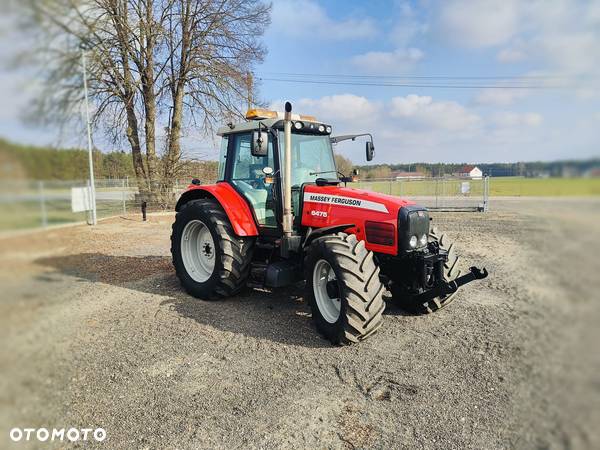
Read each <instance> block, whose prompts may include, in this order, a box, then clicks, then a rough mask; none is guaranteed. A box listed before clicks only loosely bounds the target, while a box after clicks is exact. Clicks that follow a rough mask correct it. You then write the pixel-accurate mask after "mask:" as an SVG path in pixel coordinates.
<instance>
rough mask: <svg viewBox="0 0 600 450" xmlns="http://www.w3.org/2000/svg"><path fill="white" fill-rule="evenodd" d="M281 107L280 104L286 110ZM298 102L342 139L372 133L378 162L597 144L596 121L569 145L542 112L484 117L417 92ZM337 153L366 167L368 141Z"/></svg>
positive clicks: (566, 150)
mask: <svg viewBox="0 0 600 450" xmlns="http://www.w3.org/2000/svg"><path fill="white" fill-rule="evenodd" d="M279 103H280V102H278V103H277V104H276V105H274V106H279V107H280V109H281V105H280V104H279ZM293 103H294V111H296V112H298V113H303V114H314V115H316V116H317V118H318V119H319V120H322V121H324V122H326V123H329V124H331V125H332V126H333V129H334V134H336V135H339V134H347V133H364V132H370V133H372V134H373V137H374V141H375V146H376V160H375V161H374V162H379V163H394V162H402V161H404V162H408V161H413V162H414V161H430V162H435V161H448V162H450V161H452V162H485V161H510V160H537V159H549V158H560V157H563V158H564V157H567V156H570V155H571V152H572V150H573V148H575V146H576V145H577V148H585V146H586V145H588V144H589V143H590V142H594V134H593V133H594V132H595V131H594V130H595V128H594V125H593V124H592V123H591V122H592V121H590V124H589V125H587V128H586V127H583V126H581V127H580V128H581V129H580V130H578V132H577V138H578V140H579V142H578V143H577V144H573V145H567V144H570V143H571V142H572V141H573V139H572V136H569V135H568V134H569V133H566V132H565V130H566V129H569V127H570V125H568V124H566V123H565V124H564V125H559V126H556V124H552V123H548V124H547V123H546V120H545V118H544V117H543V116H542V115H541V114H540V113H538V112H521V111H518V112H517V111H500V112H492V113H489V114H483V113H481V114H478V113H476V112H475V111H474V110H473V109H472V108H470V107H468V106H467V105H464V104H461V103H459V102H456V101H451V100H446V99H437V98H433V97H430V96H419V95H415V94H410V95H406V96H398V97H393V98H391V99H390V100H387V101H384V102H382V101H374V100H371V99H369V98H367V97H364V96H358V95H353V94H341V95H331V96H324V97H320V98H302V99H299V100H296V101H295V102H293ZM596 112H597V110H594V112H593V113H592V114H591V115H590V117H593V114H594V113H596ZM594 123H595V122H594ZM561 126H562V128H561ZM549 136H552V137H551V138H550V137H549ZM596 137H597V133H596ZM359 141H360V142H359ZM336 151H338V152H340V153H342V154H344V155H345V156H347V157H349V158H351V159H352V160H353V161H355V162H356V163H363V164H364V141H361V140H357V141H356V142H344V143H340V144H338V145H337V146H336ZM588 151H589V150H588Z"/></svg>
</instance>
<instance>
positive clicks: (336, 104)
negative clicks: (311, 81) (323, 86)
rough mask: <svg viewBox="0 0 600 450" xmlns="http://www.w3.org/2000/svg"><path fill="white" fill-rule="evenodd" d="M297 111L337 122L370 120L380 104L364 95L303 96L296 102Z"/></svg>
mask: <svg viewBox="0 0 600 450" xmlns="http://www.w3.org/2000/svg"><path fill="white" fill-rule="evenodd" d="M297 105H298V108H296V109H297V110H298V111H303V112H304V111H306V112H307V114H314V115H316V116H317V117H318V118H319V119H321V120H324V121H326V122H327V121H329V122H330V121H331V119H329V118H330V117H331V118H335V120H337V121H338V122H344V123H347V122H351V123H357V122H372V121H373V119H376V118H377V117H378V115H379V112H380V105H379V104H378V103H377V102H372V101H370V100H368V99H367V98H366V97H361V96H359V95H354V94H340V95H328V96H325V97H321V98H319V99H310V98H304V99H301V100H300V101H298V102H297ZM332 123H333V122H332Z"/></svg>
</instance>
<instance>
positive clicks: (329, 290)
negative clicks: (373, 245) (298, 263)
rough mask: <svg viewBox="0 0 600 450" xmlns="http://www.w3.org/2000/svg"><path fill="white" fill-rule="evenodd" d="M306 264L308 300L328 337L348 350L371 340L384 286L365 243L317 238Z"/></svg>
mask: <svg viewBox="0 0 600 450" xmlns="http://www.w3.org/2000/svg"><path fill="white" fill-rule="evenodd" d="M304 263H305V270H306V297H307V298H308V301H309V304H310V307H311V310H312V316H313V320H314V322H315V325H316V327H317V330H318V331H319V332H320V333H321V334H322V335H323V336H324V337H325V338H327V339H329V340H330V341H331V342H332V343H334V344H339V345H347V344H351V343H355V342H359V341H361V340H364V339H366V338H367V337H369V336H370V335H371V334H373V333H374V332H375V331H376V330H377V329H378V328H379V327H380V326H381V324H382V323H383V311H384V309H385V303H384V301H383V298H382V293H383V291H384V287H383V285H382V284H381V281H380V280H379V267H377V265H376V264H375V261H374V260H373V252H370V251H368V250H367V249H366V248H365V243H364V241H359V240H357V238H356V236H355V235H353V234H345V233H338V234H335V235H329V236H324V237H321V238H318V239H315V241H314V242H313V243H312V244H311V246H310V248H309V251H308V254H307V256H306V259H305V261H304Z"/></svg>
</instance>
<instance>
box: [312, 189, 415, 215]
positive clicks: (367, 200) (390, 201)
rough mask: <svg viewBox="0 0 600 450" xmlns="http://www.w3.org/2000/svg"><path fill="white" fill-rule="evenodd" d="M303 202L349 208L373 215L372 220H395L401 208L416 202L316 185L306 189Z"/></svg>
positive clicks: (357, 190)
mask: <svg viewBox="0 0 600 450" xmlns="http://www.w3.org/2000/svg"><path fill="white" fill-rule="evenodd" d="M303 201H304V202H309V203H310V202H312V203H317V204H324V205H331V206H341V207H347V208H348V209H351V210H354V211H355V213H359V212H360V213H368V214H373V216H372V217H373V218H372V220H381V219H383V218H384V217H385V216H391V217H393V218H394V219H395V218H397V217H398V211H399V210H400V208H402V207H403V206H407V205H414V204H415V202H412V201H409V200H405V199H402V198H400V197H394V196H393V195H387V194H380V193H378V192H372V191H367V190H365V189H354V188H348V187H339V186H315V185H309V186H306V187H305V189H304V196H303Z"/></svg>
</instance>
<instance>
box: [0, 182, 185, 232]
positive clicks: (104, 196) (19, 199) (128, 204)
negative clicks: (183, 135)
mask: <svg viewBox="0 0 600 450" xmlns="http://www.w3.org/2000/svg"><path fill="white" fill-rule="evenodd" d="M189 183H190V181H189V180H181V181H178V182H176V183H175V184H174V186H173V187H172V188H170V189H167V190H164V189H163V190H158V195H157V199H156V200H155V201H148V210H149V211H157V210H170V209H172V208H173V206H174V202H175V201H176V199H177V198H178V197H179V194H181V192H183V191H184V190H185V189H186V188H187V186H188V185H189ZM88 186H89V182H88V181H87V180H83V181H21V180H18V181H14V180H13V181H0V232H4V231H8V230H20V229H28V228H39V227H47V226H53V225H61V224H68V223H78V222H82V223H85V222H87V223H90V222H91V216H90V212H89V211H83V212H73V209H72V196H73V192H72V191H73V189H78V188H79V189H81V188H87V187H88ZM95 188H96V189H95V190H96V211H97V217H98V219H103V218H107V217H112V216H119V215H125V214H131V213H136V212H138V213H139V212H140V210H141V202H142V198H141V197H140V195H139V189H138V187H137V184H136V183H135V181H134V180H129V179H122V180H121V179H117V180H115V179H113V180H96V186H95Z"/></svg>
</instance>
